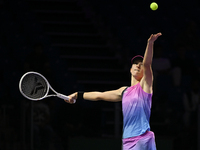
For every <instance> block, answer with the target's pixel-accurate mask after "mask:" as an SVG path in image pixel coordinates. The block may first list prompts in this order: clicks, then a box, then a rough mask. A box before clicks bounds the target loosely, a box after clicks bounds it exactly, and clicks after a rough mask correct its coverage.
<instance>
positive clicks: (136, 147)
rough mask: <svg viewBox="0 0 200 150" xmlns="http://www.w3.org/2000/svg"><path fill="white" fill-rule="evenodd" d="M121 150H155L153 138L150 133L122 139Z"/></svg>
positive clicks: (152, 134)
mask: <svg viewBox="0 0 200 150" xmlns="http://www.w3.org/2000/svg"><path fill="white" fill-rule="evenodd" d="M122 143H123V145H122V146H123V150H156V144H155V136H154V133H153V132H152V131H147V132H145V133H144V134H142V135H139V136H136V137H131V138H126V139H122Z"/></svg>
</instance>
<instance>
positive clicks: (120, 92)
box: [117, 86, 128, 95]
mask: <svg viewBox="0 0 200 150" xmlns="http://www.w3.org/2000/svg"><path fill="white" fill-rule="evenodd" d="M127 88H128V86H123V87H121V88H119V89H118V90H117V91H118V93H119V95H122V93H123V92H124V91H125V90H126V89H127Z"/></svg>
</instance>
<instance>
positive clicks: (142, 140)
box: [122, 83, 156, 150]
mask: <svg viewBox="0 0 200 150" xmlns="http://www.w3.org/2000/svg"><path fill="white" fill-rule="evenodd" d="M151 103H152V93H151V94H149V93H146V92H144V91H143V89H142V87H141V85H140V83H138V84H136V85H134V86H131V87H128V88H127V89H126V90H125V91H124V92H123V96H122V110H123V140H122V141H123V150H156V145H155V138H154V133H153V132H152V131H150V125H149V119H150V114H151Z"/></svg>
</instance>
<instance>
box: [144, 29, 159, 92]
mask: <svg viewBox="0 0 200 150" xmlns="http://www.w3.org/2000/svg"><path fill="white" fill-rule="evenodd" d="M161 35H162V34H161V33H157V34H152V35H151V36H150V38H149V39H148V41H147V47H146V50H145V54H144V59H143V66H144V76H143V79H142V81H141V86H142V88H143V90H144V91H145V92H147V93H152V86H153V73H152V68H151V64H152V59H153V45H154V42H155V41H156V39H157V38H158V37H159V36H161Z"/></svg>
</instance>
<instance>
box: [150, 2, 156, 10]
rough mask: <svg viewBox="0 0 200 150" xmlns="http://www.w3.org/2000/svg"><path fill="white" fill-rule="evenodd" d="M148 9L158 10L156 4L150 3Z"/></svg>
mask: <svg viewBox="0 0 200 150" xmlns="http://www.w3.org/2000/svg"><path fill="white" fill-rule="evenodd" d="M150 8H151V9H152V10H157V9H158V4H157V3H156V2H152V3H151V5H150Z"/></svg>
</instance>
